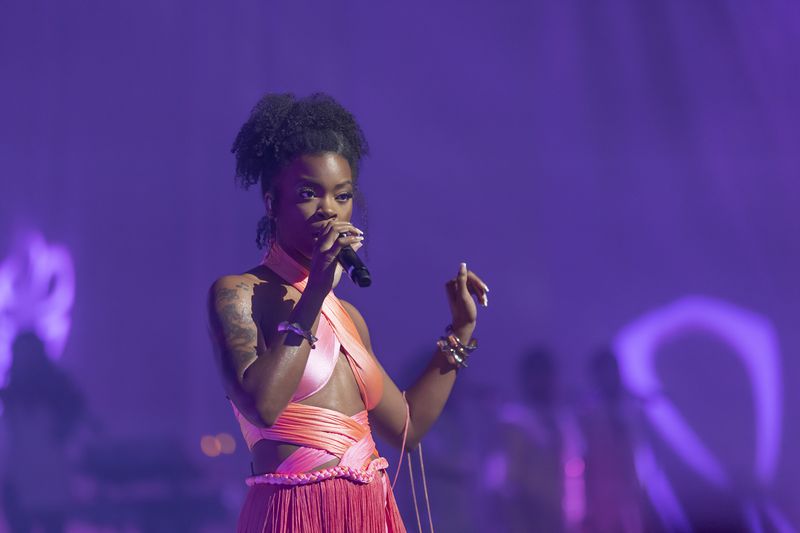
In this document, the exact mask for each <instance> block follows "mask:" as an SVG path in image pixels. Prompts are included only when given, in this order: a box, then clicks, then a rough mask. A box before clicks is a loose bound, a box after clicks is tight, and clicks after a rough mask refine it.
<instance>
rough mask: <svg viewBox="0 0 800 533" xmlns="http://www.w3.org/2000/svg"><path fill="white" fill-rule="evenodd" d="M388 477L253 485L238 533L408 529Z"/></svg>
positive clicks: (392, 531) (389, 532) (394, 532)
mask: <svg viewBox="0 0 800 533" xmlns="http://www.w3.org/2000/svg"><path fill="white" fill-rule="evenodd" d="M405 531H406V529H405V526H404V525H403V520H402V518H401V517H400V512H399V511H398V509H397V503H396V502H395V499H394V494H393V493H392V489H391V487H388V481H387V479H386V477H385V476H380V477H378V476H376V479H374V480H373V481H372V483H366V484H364V483H357V482H355V481H351V480H349V479H347V478H333V479H326V480H324V481H320V482H317V483H310V484H307V485H294V486H285V485H269V484H256V485H253V486H252V487H250V490H249V492H248V493H247V498H246V499H245V502H244V506H243V507H242V512H241V514H240V515H239V525H238V527H237V533H301V532H302V533H350V532H353V533H356V532H357V533H405Z"/></svg>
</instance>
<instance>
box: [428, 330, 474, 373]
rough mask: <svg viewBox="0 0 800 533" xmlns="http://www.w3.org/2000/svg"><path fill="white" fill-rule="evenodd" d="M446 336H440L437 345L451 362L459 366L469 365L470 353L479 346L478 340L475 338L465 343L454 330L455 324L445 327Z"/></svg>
mask: <svg viewBox="0 0 800 533" xmlns="http://www.w3.org/2000/svg"><path fill="white" fill-rule="evenodd" d="M445 333H447V336H446V337H439V340H437V341H436V346H437V347H438V348H439V349H440V350H441V351H443V352H444V353H445V354H446V356H447V360H448V361H449V362H450V364H452V365H454V366H455V367H457V368H461V367H465V368H466V367H467V366H468V365H467V359H468V358H469V355H470V354H471V353H472V352H474V351H475V349H476V348H477V347H478V340H477V339H475V338H473V339H472V340H471V341H470V343H469V344H464V343H463V342H461V339H459V338H458V336H457V335H456V334H455V332H454V331H453V326H452V325H449V326H447V328H446V329H445Z"/></svg>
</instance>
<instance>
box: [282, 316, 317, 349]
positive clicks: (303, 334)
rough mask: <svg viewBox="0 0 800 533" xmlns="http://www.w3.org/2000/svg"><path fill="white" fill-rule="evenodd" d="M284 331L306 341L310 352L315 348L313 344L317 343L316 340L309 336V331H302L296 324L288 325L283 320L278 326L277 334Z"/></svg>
mask: <svg viewBox="0 0 800 533" xmlns="http://www.w3.org/2000/svg"><path fill="white" fill-rule="evenodd" d="M284 331H289V332H291V333H294V334H295V335H300V336H301V337H303V338H304V339H305V340H307V341H308V344H310V345H311V349H312V350H313V349H314V348H316V346H315V345H314V343H315V342H317V340H318V339H317V338H316V337H315V336H314V335H312V334H311V331H309V330H307V329H303V328H302V327H301V326H300V324H298V323H297V322H291V323H289V322H287V321H286V320H284V321H283V322H281V323H280V324H278V332H279V333H281V332H284Z"/></svg>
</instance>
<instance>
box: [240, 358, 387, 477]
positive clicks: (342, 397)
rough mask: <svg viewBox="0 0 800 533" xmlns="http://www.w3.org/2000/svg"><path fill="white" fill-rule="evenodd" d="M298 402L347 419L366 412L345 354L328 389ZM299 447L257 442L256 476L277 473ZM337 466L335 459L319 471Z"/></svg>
mask: <svg viewBox="0 0 800 533" xmlns="http://www.w3.org/2000/svg"><path fill="white" fill-rule="evenodd" d="M297 403H300V404H304V405H312V406H315V407H324V408H326V409H332V410H334V411H339V412H340V413H344V414H345V415H347V416H353V415H354V414H356V413H359V412H361V411H363V410H364V401H363V400H362V399H361V396H360V395H359V392H358V385H357V384H356V380H355V377H354V376H353V371H352V370H351V368H350V365H349V364H348V362H347V359H346V357H345V355H344V354H343V353H342V352H339V360H338V361H337V362H336V368H335V369H334V370H333V374H332V375H331V378H330V380H328V382H327V383H326V384H325V386H324V387H323V388H322V389H320V390H319V391H318V392H316V393H314V394H313V395H311V396H309V397H308V398H306V399H304V400H301V401H299V402H297ZM298 447H299V446H295V445H294V444H286V443H281V442H278V441H273V440H267V439H264V440H260V441H258V442H256V443H255V445H253V449H252V452H251V453H252V458H253V473H254V474H265V473H269V472H275V470H276V469H277V468H278V465H280V464H281V463H282V462H283V460H284V459H286V458H287V457H289V455H291V454H292V452H294V451H295V450H297V448H298ZM373 458H377V455H373ZM338 463H339V460H338V459H334V460H332V461H329V462H327V463H325V464H322V465H319V467H318V468H316V470H321V469H323V468H328V467H331V466H336V465H337V464H338Z"/></svg>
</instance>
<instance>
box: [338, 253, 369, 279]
mask: <svg viewBox="0 0 800 533" xmlns="http://www.w3.org/2000/svg"><path fill="white" fill-rule="evenodd" d="M337 259H338V260H339V263H341V265H342V266H343V267H344V270H345V272H347V275H348V276H350V279H351V280H353V283H355V284H356V285H358V286H359V287H369V286H370V285H372V277H371V276H370V275H369V270H367V267H366V266H364V262H363V261H361V258H360V257H358V255H356V252H355V250H353V249H352V248H351V247H350V246H345V247H343V248H342V249H341V250H340V251H339V255H338V256H337Z"/></svg>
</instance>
